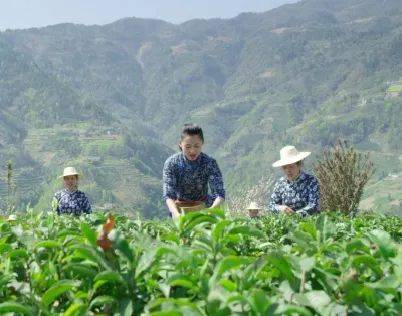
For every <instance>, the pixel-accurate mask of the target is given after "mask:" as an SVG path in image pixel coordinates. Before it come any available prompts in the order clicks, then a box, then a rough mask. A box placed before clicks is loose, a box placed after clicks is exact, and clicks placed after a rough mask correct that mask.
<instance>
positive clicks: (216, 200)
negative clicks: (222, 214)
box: [210, 196, 225, 209]
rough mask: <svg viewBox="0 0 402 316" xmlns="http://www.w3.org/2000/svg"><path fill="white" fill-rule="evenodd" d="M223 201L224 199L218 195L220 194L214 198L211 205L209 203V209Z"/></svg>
mask: <svg viewBox="0 0 402 316" xmlns="http://www.w3.org/2000/svg"><path fill="white" fill-rule="evenodd" d="M224 202H225V199H224V198H222V197H220V196H218V197H217V198H216V199H215V200H214V203H212V205H211V207H210V208H211V209H213V208H216V207H218V206H220V205H222V204H223V203H224Z"/></svg>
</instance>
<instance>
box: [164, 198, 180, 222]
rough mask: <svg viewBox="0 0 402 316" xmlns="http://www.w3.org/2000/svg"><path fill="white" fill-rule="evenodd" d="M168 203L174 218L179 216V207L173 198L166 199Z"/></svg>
mask: <svg viewBox="0 0 402 316" xmlns="http://www.w3.org/2000/svg"><path fill="white" fill-rule="evenodd" d="M166 205H167V207H168V208H169V212H170V214H172V217H173V218H178V217H179V216H180V212H179V209H178V208H177V205H176V203H175V202H174V200H173V199H169V198H168V199H166Z"/></svg>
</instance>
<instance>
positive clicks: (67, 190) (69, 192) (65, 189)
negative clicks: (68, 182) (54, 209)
mask: <svg viewBox="0 0 402 316" xmlns="http://www.w3.org/2000/svg"><path fill="white" fill-rule="evenodd" d="M77 191H78V189H77V190H74V191H70V190H69V189H67V188H64V192H65V193H68V194H74V193H76V192H77Z"/></svg>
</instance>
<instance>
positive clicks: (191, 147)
mask: <svg viewBox="0 0 402 316" xmlns="http://www.w3.org/2000/svg"><path fill="white" fill-rule="evenodd" d="M202 145H203V142H202V139H201V138H200V136H198V135H191V136H190V135H188V136H186V137H184V138H183V139H182V141H181V142H180V148H181V150H182V151H183V153H184V155H185V156H186V158H187V159H188V160H191V161H194V160H197V158H198V156H199V155H200V154H201V151H202Z"/></svg>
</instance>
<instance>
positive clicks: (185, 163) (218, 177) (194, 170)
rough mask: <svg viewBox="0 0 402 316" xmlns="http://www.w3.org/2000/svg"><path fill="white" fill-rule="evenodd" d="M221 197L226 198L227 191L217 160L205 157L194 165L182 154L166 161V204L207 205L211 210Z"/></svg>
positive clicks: (194, 162)
mask: <svg viewBox="0 0 402 316" xmlns="http://www.w3.org/2000/svg"><path fill="white" fill-rule="evenodd" d="M208 185H209V188H210V191H211V192H210V194H208ZM218 197H221V198H223V199H224V198H225V189H224V186H223V179H222V173H221V171H220V169H219V167H218V164H217V163H216V160H215V159H213V158H211V157H209V156H208V155H206V154H204V153H201V154H200V155H199V156H198V158H197V159H196V160H194V161H191V160H188V159H187V158H186V156H185V155H184V154H183V153H181V152H180V153H177V154H174V155H173V156H171V157H169V158H168V159H167V160H166V162H165V165H164V167H163V198H164V200H167V199H173V200H183V201H204V202H205V204H206V206H207V207H209V206H211V205H212V204H213V202H214V200H215V199H216V198H218Z"/></svg>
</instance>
